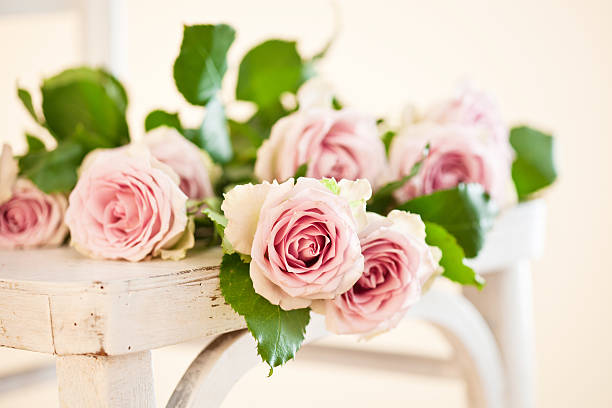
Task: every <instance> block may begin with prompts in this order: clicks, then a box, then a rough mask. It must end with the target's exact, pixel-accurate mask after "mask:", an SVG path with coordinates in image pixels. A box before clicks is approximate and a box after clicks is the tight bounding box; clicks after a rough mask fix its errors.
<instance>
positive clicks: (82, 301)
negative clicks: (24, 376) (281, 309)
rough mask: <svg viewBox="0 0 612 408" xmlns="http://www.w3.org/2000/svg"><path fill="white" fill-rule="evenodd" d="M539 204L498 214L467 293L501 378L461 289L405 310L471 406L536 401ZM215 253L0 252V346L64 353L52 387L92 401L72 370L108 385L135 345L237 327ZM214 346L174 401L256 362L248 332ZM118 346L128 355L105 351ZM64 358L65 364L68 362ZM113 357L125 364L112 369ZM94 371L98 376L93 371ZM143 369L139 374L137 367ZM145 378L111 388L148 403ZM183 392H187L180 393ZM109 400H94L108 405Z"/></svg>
mask: <svg viewBox="0 0 612 408" xmlns="http://www.w3.org/2000/svg"><path fill="white" fill-rule="evenodd" d="M544 212H545V209H544V204H543V203H542V202H541V201H534V202H529V203H524V204H520V205H519V206H517V207H516V208H514V209H511V210H509V211H507V212H505V213H504V214H502V216H501V217H500V219H499V220H498V222H497V223H496V226H495V228H494V230H493V231H492V232H491V233H490V235H489V237H488V240H487V244H486V246H485V248H484V249H483V251H482V253H481V255H480V256H479V257H478V258H477V259H475V260H473V261H471V265H472V266H474V267H475V268H476V269H477V270H478V271H479V272H481V273H485V274H487V276H486V278H487V280H488V286H487V287H486V289H485V290H483V291H481V292H477V291H475V290H471V289H470V288H467V289H466V290H465V293H466V296H467V297H468V298H470V299H471V300H472V301H473V302H474V304H475V305H476V306H477V308H478V310H479V311H480V313H481V314H482V315H483V316H485V318H486V319H487V321H488V322H489V324H490V326H491V329H492V330H493V332H494V334H495V336H496V337H497V340H498V343H499V346H500V349H501V352H502V355H503V359H504V361H505V363H506V371H507V373H508V380H507V381H506V382H504V381H502V380H500V378H502V377H501V376H502V369H501V368H500V365H499V364H498V362H499V361H500V358H499V355H498V351H497V349H495V347H494V345H495V343H494V342H493V341H492V338H493V337H492V335H491V334H490V332H489V328H487V327H486V325H484V323H483V322H482V318H481V317H480V315H479V314H478V313H477V312H476V311H475V309H474V308H471V309H470V307H471V306H469V304H468V303H467V302H466V301H465V300H464V299H463V298H460V297H458V298H455V300H449V299H453V298H445V297H440V296H442V295H436V294H434V293H435V292H432V293H430V294H428V295H427V296H426V297H425V298H424V299H423V301H422V302H421V303H419V304H418V305H416V306H415V307H414V308H413V309H412V310H411V312H410V315H411V316H412V317H417V318H421V319H424V320H427V321H429V322H432V323H433V324H435V325H437V326H438V327H439V328H440V329H441V331H442V332H443V333H444V334H445V335H446V337H447V338H448V339H449V340H450V342H451V344H452V345H453V346H454V348H455V350H456V356H455V357H456V361H457V362H459V364H460V367H461V369H462V370H463V373H464V376H465V378H466V380H467V382H468V390H469V396H470V399H471V403H470V404H471V405H470V406H472V407H484V406H488V407H501V406H503V398H502V402H500V395H503V396H505V397H506V398H507V401H508V402H509V404H508V407H511V408H519V407H520V408H525V407H527V408H529V407H532V406H533V401H534V397H533V386H532V385H533V384H532V383H533V381H532V380H533V330H532V325H533V322H532V320H531V289H530V288H531V286H530V279H531V276H530V274H529V269H528V262H527V261H528V260H529V259H532V258H533V257H534V256H536V255H537V254H538V253H539V251H540V249H541V243H542V240H543V231H544V228H543V226H544V215H545V214H544ZM220 256H221V253H220V251H219V250H218V249H215V250H208V251H199V252H198V251H194V252H193V253H192V254H190V257H189V258H188V259H186V260H183V261H179V262H168V261H160V260H154V261H150V262H142V263H129V262H118V261H100V260H91V259H86V258H84V257H82V256H80V255H79V254H77V253H76V252H75V251H73V250H71V249H69V248H62V249H53V250H36V251H0V346H8V347H16V348H21V349H25V350H32V351H41V352H46V353H56V354H59V355H63V356H66V357H60V358H59V362H58V374H59V377H60V384H62V383H63V384H65V385H64V386H63V387H64V388H63V391H62V395H63V397H62V398H63V399H65V400H67V401H72V400H71V399H70V398H74V401H77V402H78V404H81V405H78V404H77V405H65V406H96V405H87V404H84V403H83V401H82V400H79V398H90V397H91V393H90V392H85V393H84V394H87V395H82V396H79V395H72V396H71V395H70V394H71V393H73V392H74V393H76V394H78V392H76V391H77V390H82V389H83V387H82V386H79V385H78V384H77V385H75V384H76V383H75V382H73V381H76V380H73V379H70V376H69V374H70V372H71V371H74V372H78V370H79V369H80V370H85V371H89V372H90V376H92V378H93V379H91V381H92V383H93V384H98V385H99V384H106V385H104V387H107V388H106V389H109V388H108V387H110V388H113V387H115V385H112V384H111V385H108V383H107V382H105V381H106V380H105V378H108V376H109V374H108V373H113V372H118V371H121V370H123V371H126V372H129V369H128V368H127V367H129V366H130V365H134V366H138V364H137V363H135V362H134V361H140V360H134V359H135V358H136V356H142V355H143V354H142V353H137V352H140V351H147V350H150V349H153V348H157V347H162V346H165V345H170V344H175V343H179V342H183V341H187V340H191V339H194V338H197V337H204V336H210V335H215V334H221V333H225V332H230V331H235V330H238V329H240V328H243V327H244V321H243V320H242V319H241V318H240V317H239V316H237V315H236V314H235V313H234V312H233V311H232V310H231V308H230V307H229V306H228V305H226V304H225V302H224V301H223V298H222V296H221V293H220V290H219V282H218V272H219V266H218V265H219V261H220ZM443 296H449V294H445V295H443ZM449 302H450V303H449ZM452 302H454V303H453V304H451V303H452ZM458 316H460V317H458ZM316 321H317V319H314V322H313V325H315V326H311V328H309V341H310V340H311V339H312V338H313V337H317V336H320V335H322V334H321V333H325V332H324V330H323V329H322V328H321V327H320V326H319V327H316V324H317V323H316ZM487 333H488V334H487ZM228 339H230V340H231V341H230V340H228ZM232 339H233V340H232ZM228 342H229V343H228ZM213 344H214V345H213V346H211V348H209V349H207V351H204V352H203V353H202V358H201V359H200V360H199V362H198V361H196V362H194V365H195V368H194V369H192V370H190V371H189V372H188V373H187V374H186V376H185V378H184V379H183V383H181V384H183V385H181V386H179V388H178V389H177V393H175V394H176V395H177V397H176V398H175V397H173V398H174V401H175V402H176V401H183V402H180V404H183V405H180V404H179V403H178V402H177V404H179V405H177V406H181V407H182V406H185V407H187V406H192V405H189V404H190V403H191V402H189V401H205V403H206V404H209V405H205V406H217V405H215V403H214V402H215V401H222V399H223V397H224V396H225V392H227V391H228V390H229V387H230V385H231V384H233V383H234V381H235V380H236V379H237V378H239V377H240V376H241V375H242V373H243V370H242V369H241V368H240V367H243V368H244V367H246V366H250V365H252V364H255V363H256V362H257V361H258V357H257V355H256V353H255V352H254V350H253V348H254V344H253V341H252V340H251V338H250V336H248V335H242V334H240V333H236V334H232V335H228V336H226V337H223V339H220V340H219V341H218V342H216V343H213ZM492 345H493V346H492ZM124 354H127V356H125V360H122V358H123V357H112V356H120V355H124ZM75 355H76V356H75ZM78 355H93V356H78ZM145 355H147V354H146V353H145ZM120 361H121V362H120ZM141 362H142V361H141ZM437 363H440V362H437ZM437 363H436V362H434V364H432V366H436V367H438V368H439V369H440V370H441V371H442V370H448V366H447V365H446V364H437ZM436 364H437V365H436ZM240 365H243V366H240ZM70 366H74V367H75V368H74V370H72V369H66V367H70ZM121 366H125V367H124V368H123V369H119V368H117V367H121ZM239 366H240V367H239ZM423 366H424V365H423V364H421V368H422V367H423ZM79 367H80V368H79ZM139 367H140V368H139V370H141V369H142V368H143V366H142V365H141V366H139ZM444 367H446V368H444ZM407 370H409V367H407ZM434 370H435V368H434ZM96 372H101V373H102V374H100V376H99V377H98V376H97V374H96ZM104 373H106V374H104ZM194 373H195V374H194ZM211 373H212V374H211ZM138 375H141V374H138ZM139 378H140V377H139ZM142 378H145V379H146V378H148V377H146V374H144V377H142ZM87 381H90V380H87ZM136 382H137V381H136ZM202 383H204V385H203V386H202V387H201V386H200V385H201V384H202ZM190 384H191V385H190ZM504 384H505V386H506V387H507V393H506V394H504ZM98 385H96V387H94V388H92V389H93V390H95V392H98V390H100V389H102V390H104V389H105V388H103V387H102V386H98ZM149 386H151V385H150V384H148V385H146V386H143V385H138V384H135V381H134V380H132V381H127V380H126V383H125V385H124V388H125V390H124V391H121V390H120V392H119V393H118V394H117V395H124V396H125V395H127V396H128V397H125V398H132V397H130V396H129V395H131V394H130V393H131V392H136V393H139V396H135V397H134V398H135V401H145V402H142V404H146V403H147V402H146V401H148V399H147V398H148V397H146V398H145V394H147V395H148V394H149V391H148V387H149ZM100 387H102V388H100ZM190 387H191V388H190ZM190 389H191V390H193V391H194V394H193V395H188V394H189V390H190ZM70 390H73V391H70ZM134 390H140V391H134ZM143 390H146V392H144V391H143ZM202 390H204V391H202ZM179 397H180V398H179ZM109 398H110V397H109ZM122 398H123V397H122ZM139 398H141V399H140V400H139ZM177 398H178V400H177ZM185 401H186V402H185ZM139 403H140V402H139ZM83 404H84V405H83ZM108 404H110V402H109V403H108ZM108 404H107V405H102V406H113V405H108ZM115 406H120V405H115ZM132 406H147V405H132Z"/></svg>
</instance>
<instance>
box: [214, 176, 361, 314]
mask: <svg viewBox="0 0 612 408" xmlns="http://www.w3.org/2000/svg"><path fill="white" fill-rule="evenodd" d="M323 183H328V184H329V185H330V186H331V187H332V188H333V189H334V190H335V191H334V192H332V191H331V190H330V188H328V187H327V186H326V185H324V184H323ZM370 195H371V189H370V185H369V183H368V182H367V181H366V180H359V181H348V180H342V181H340V182H339V183H336V182H335V181H333V180H324V181H323V182H322V181H319V180H315V179H310V178H300V179H298V181H297V183H295V185H294V181H293V179H289V180H288V181H286V182H284V183H282V184H276V183H274V184H269V183H264V184H258V185H255V186H254V185H251V184H247V185H241V186H237V187H235V188H234V189H233V190H231V191H230V192H228V193H227V194H226V195H225V201H224V202H223V205H222V209H223V211H224V213H225V216H226V217H227V220H228V222H227V227H226V228H225V237H226V238H227V239H228V241H229V242H230V243H231V244H232V245H233V247H234V249H235V250H236V251H238V252H241V253H243V254H248V255H250V256H251V258H252V260H251V266H250V275H251V279H252V281H253V287H254V289H255V292H257V293H258V294H260V295H261V296H263V297H265V298H266V299H267V300H268V301H270V302H271V303H273V304H276V305H280V306H281V307H282V308H283V309H285V310H290V309H298V308H303V307H307V306H309V305H310V304H311V303H312V301H313V300H314V299H333V298H334V297H335V296H336V295H338V294H340V293H343V292H345V291H347V290H348V289H349V288H350V287H351V286H353V284H354V283H355V282H356V281H357V279H359V277H360V276H361V273H362V272H363V256H362V255H361V249H360V246H359V237H358V235H357V232H358V230H359V228H360V225H359V222H360V220H361V219H362V216H361V215H363V216H365V201H366V200H367V199H368V198H369V196H370Z"/></svg>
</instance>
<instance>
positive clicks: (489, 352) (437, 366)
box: [167, 291, 505, 408]
mask: <svg viewBox="0 0 612 408" xmlns="http://www.w3.org/2000/svg"><path fill="white" fill-rule="evenodd" d="M407 318H416V319H421V320H425V321H428V322H430V323H432V324H433V325H435V326H436V327H438V328H439V329H440V330H441V332H442V333H443V334H444V335H445V336H446V337H447V339H448V340H449V341H450V343H451V345H452V346H453V348H454V350H455V358H454V359H453V360H452V361H440V360H439V359H427V358H423V357H421V358H411V357H410V356H405V355H395V354H393V353H372V352H370V353H369V354H368V353H366V354H365V355H364V354H363V353H362V352H360V351H358V350H354V351H351V350H342V351H341V352H339V353H338V352H337V351H338V350H334V349H333V348H332V349H331V351H334V352H330V350H329V348H328V349H327V350H326V349H325V348H323V349H322V350H321V351H323V352H325V351H327V353H325V354H324V355H323V356H321V355H319V358H321V357H323V358H325V360H326V361H327V363H339V364H341V363H343V362H347V361H351V364H355V363H356V362H358V361H359V360H360V358H362V357H365V358H366V359H367V360H368V361H367V362H369V363H373V364H374V367H378V368H380V369H385V368H387V369H388V368H391V369H393V370H396V371H403V372H407V373H409V372H415V371H416V372H417V373H421V374H422V373H426V374H430V375H436V374H437V375H443V376H449V375H453V374H454V375H456V374H457V369H458V370H460V372H461V374H462V376H463V377H464V378H465V379H466V382H467V386H468V397H469V398H470V401H469V406H470V407H472V408H485V407H489V408H501V407H505V405H504V377H503V369H502V362H501V357H500V355H499V352H498V350H497V345H496V343H495V339H494V338H493V335H492V333H491V332H490V330H489V328H488V327H487V325H486V323H485V321H484V320H483V318H482V317H481V316H480V314H479V313H478V311H477V310H476V309H475V308H474V307H473V306H472V305H471V304H470V303H469V302H468V301H467V300H465V299H464V298H463V297H462V296H460V295H457V294H454V293H449V292H436V291H432V292H430V293H429V294H428V295H427V296H425V297H424V298H423V300H422V301H421V302H420V303H419V304H418V307H415V308H413V309H412V310H411V311H410V313H409V315H408V316H407ZM306 333H307V334H308V335H307V338H306V340H305V342H304V344H308V343H310V342H312V341H314V340H317V339H319V338H322V337H325V336H328V335H330V333H328V332H327V331H326V330H325V328H324V322H323V318H322V316H320V315H313V317H312V321H311V323H310V325H309V326H308V328H307V330H306ZM255 347H256V345H255V341H254V340H253V338H252V336H251V335H250V334H249V333H248V332H246V331H242V332H233V333H227V334H224V335H221V336H220V337H218V338H217V339H216V340H215V341H214V342H212V343H211V344H210V345H208V346H207V347H206V348H205V349H204V351H202V353H200V355H199V356H198V357H197V358H196V359H195V360H194V362H193V363H192V364H191V366H190V367H189V369H188V370H187V372H186V373H185V375H184V376H183V378H182V379H181V381H180V382H179V384H178V386H177V388H176V390H175V392H174V394H173V395H172V397H171V398H170V401H169V402H168V405H167V408H196V407H199V408H207V407H211V408H212V407H218V406H220V405H221V403H222V402H223V400H224V399H225V397H226V395H227V393H228V392H229V391H230V390H231V388H232V387H233V385H234V384H235V383H236V382H237V381H238V380H239V379H240V377H242V375H244V374H245V373H246V372H247V371H248V370H249V369H251V368H252V367H253V366H255V365H256V364H258V363H259V361H260V359H259V357H258V356H257V355H256V353H254V349H255ZM307 347H308V346H306V348H305V350H304V351H306V350H307ZM375 354H378V355H376V356H375ZM316 355H317V346H316V345H314V346H311V349H310V350H309V351H306V353H305V354H302V352H299V353H298V355H297V358H309V356H310V357H311V358H316V357H315V356H316ZM368 357H369V358H368ZM401 363H404V364H405V365H404V366H401V365H400V364H401ZM411 363H416V364H415V365H411ZM296 390H297V388H296Z"/></svg>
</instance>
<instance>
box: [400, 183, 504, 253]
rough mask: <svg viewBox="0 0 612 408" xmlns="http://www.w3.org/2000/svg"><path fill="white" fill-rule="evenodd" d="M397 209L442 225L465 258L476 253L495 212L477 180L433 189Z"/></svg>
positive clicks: (482, 242) (489, 227)
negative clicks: (443, 188)
mask: <svg viewBox="0 0 612 408" xmlns="http://www.w3.org/2000/svg"><path fill="white" fill-rule="evenodd" d="M398 209H400V210H404V211H409V212H411V213H416V214H419V215H420V216H421V218H422V219H423V221H426V222H433V223H436V224H438V225H440V226H441V227H443V228H444V229H445V230H446V231H448V232H449V233H451V234H452V235H453V236H454V237H455V238H456V239H457V242H458V243H459V245H461V247H462V248H463V250H464V251H465V254H466V256H467V257H468V258H473V257H475V256H476V255H478V251H480V249H481V248H482V246H483V245H484V239H485V234H486V233H487V231H489V230H490V229H491V227H492V225H493V221H494V218H495V215H496V213H497V211H496V209H495V206H494V205H493V203H492V201H491V199H490V197H489V195H488V194H487V193H486V192H485V191H484V189H483V188H482V186H481V185H479V184H460V185H458V186H457V187H455V188H452V189H450V190H441V191H436V192H435V193H432V194H430V195H426V196H422V197H417V198H414V199H412V200H410V201H408V202H406V203H404V204H402V205H400V206H399V207H398Z"/></svg>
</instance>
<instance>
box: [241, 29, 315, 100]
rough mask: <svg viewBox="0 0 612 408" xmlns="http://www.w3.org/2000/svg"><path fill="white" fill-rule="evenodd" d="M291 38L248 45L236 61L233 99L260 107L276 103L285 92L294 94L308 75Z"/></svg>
mask: <svg viewBox="0 0 612 408" xmlns="http://www.w3.org/2000/svg"><path fill="white" fill-rule="evenodd" d="M311 71H312V67H311V66H310V64H308V63H306V62H304V61H303V60H302V57H301V56H300V54H299V53H298V51H297V47H296V43H295V42H294V41H284V40H268V41H265V42H263V43H261V44H259V45H257V46H255V47H254V48H252V49H251V50H250V51H249V52H248V53H247V54H246V55H245V56H244V58H243V59H242V61H241V62H240V68H239V70H238V83H237V85H236V99H240V100H245V101H250V102H255V103H256V104H257V105H258V106H259V108H260V110H264V111H265V110H270V109H271V108H273V107H277V106H279V105H280V99H281V95H282V94H283V93H285V92H289V93H296V92H297V90H298V88H299V87H300V85H302V84H303V83H304V81H306V80H307V79H308V78H309V77H310V76H311V75H312V72H311Z"/></svg>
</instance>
